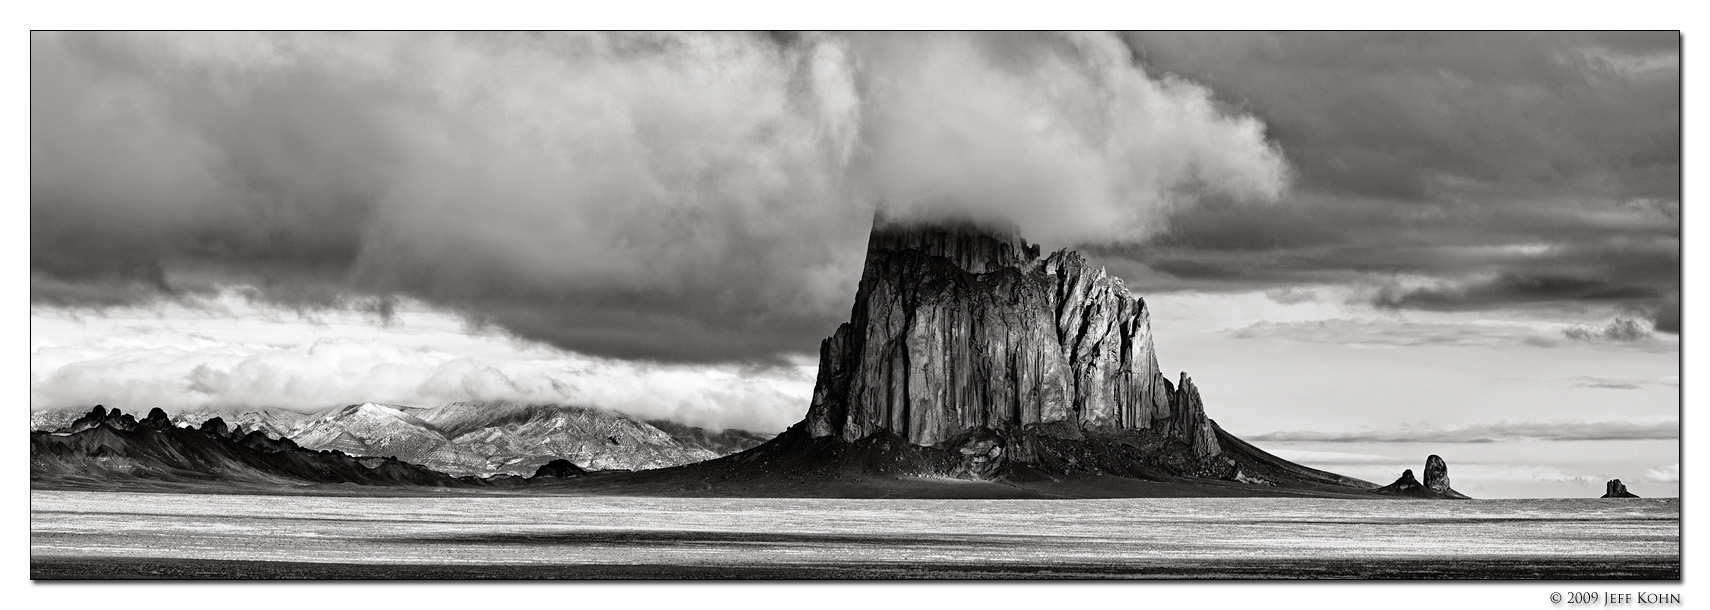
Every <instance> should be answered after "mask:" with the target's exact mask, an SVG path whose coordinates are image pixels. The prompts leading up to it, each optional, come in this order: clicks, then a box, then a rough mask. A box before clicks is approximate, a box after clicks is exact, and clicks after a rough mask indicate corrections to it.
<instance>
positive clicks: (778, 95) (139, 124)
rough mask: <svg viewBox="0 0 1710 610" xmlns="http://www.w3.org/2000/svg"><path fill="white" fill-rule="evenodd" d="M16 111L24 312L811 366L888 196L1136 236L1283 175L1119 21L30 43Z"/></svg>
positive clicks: (1240, 127)
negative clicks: (120, 311)
mask: <svg viewBox="0 0 1710 610" xmlns="http://www.w3.org/2000/svg"><path fill="white" fill-rule="evenodd" d="M30 95H31V100H30V102H31V118H30V121H31V142H30V146H31V174H30V175H31V192H30V237H31V266H30V269H31V294H32V301H33V302H34V303H37V304H42V305H48V306H55V307H70V308H103V307H111V306H114V305H125V304H136V303H147V302H152V301H157V300H160V299H177V300H178V301H180V302H195V299H191V298H187V297H195V296H207V295H212V294H216V293H219V292H220V291H222V290H225V289H227V288H230V287H232V286H242V287H244V289H245V290H246V291H247V294H249V295H251V296H252V297H253V298H256V299H258V300H261V301H265V302H269V303H273V304H281V305H286V306H289V307H295V308H300V309H303V310H315V309H323V308H349V307H361V308H372V309H373V310H374V311H376V312H377V313H380V314H382V316H384V315H385V313H386V312H387V311H388V309H387V305H386V304H387V303H390V302H392V301H391V299H394V298H399V297H404V298H412V299H418V300H420V301H422V302H425V303H428V304H430V305H433V306H436V307H441V308H446V309H449V310H453V311H456V312H459V313H460V314H461V315H463V316H466V317H467V318H468V319H469V320H471V321H472V322H474V323H476V324H480V325H486V326H489V327H492V328H496V329H502V330H503V331H506V332H508V333H511V334H514V335H517V336H520V337H523V338H527V339H533V340H540V341H545V342H548V343H550V344H553V345H556V346H559V347H562V348H566V349H571V350H575V351H577V352H581V353H587V354H593V355H598V356H612V357H618V358H625V359H648V360H665V361H752V362H778V361H780V360H781V359H782V358H783V357H784V356H785V355H787V354H791V353H803V352H810V351H811V350H812V348H813V346H814V345H815V344H816V343H817V341H818V339H820V338H822V337H823V336H825V335H827V334H829V332H830V331H831V330H832V329H833V328H834V327H835V325H836V323H837V322H838V321H839V320H840V319H842V318H843V317H845V315H846V314H847V308H848V306H849V302H850V296H851V293H852V291H853V288H852V286H853V283H854V280H855V279H856V278H857V277H858V274H859V265H860V263H861V260H862V251H863V246H864V238H865V235H866V232H867V227H868V224H869V222H870V220H871V218H872V215H873V213H874V209H875V207H876V206H885V207H888V208H890V209H892V210H894V211H896V212H898V213H899V214H901V215H916V216H920V215H925V216H930V215H935V214H946V213H956V214H967V213H972V214H976V215H991V216H996V217H1001V218H1003V219H1006V220H1011V221H1014V222H1016V223H1018V224H1020V225H1021V228H1022V230H1023V231H1024V232H1026V234H1028V235H1029V236H1030V237H1032V238H1034V239H1036V240H1042V241H1046V242H1054V243H1058V244H1068V243H1076V242H1091V243H1137V242H1140V241H1143V240H1145V239H1147V238H1148V237H1150V236H1153V235H1156V234H1158V233H1159V232H1161V231H1163V230H1165V228H1166V222H1165V220H1166V218H1167V217H1168V215H1170V214H1175V213H1180V212H1181V211H1182V210H1185V209H1187V208H1191V207H1194V206H1196V205H1199V204H1200V203H1201V202H1204V201H1217V202H1218V205H1222V206H1247V205H1248V204H1252V203H1255V202H1257V203H1258V204H1259V207H1262V206H1263V205H1266V203H1265V202H1273V201H1276V200H1278V199H1279V198H1281V197H1282V196H1283V195H1284V194H1285V193H1286V192H1287V190H1288V187H1289V184H1290V181H1291V180H1292V174H1291V169H1290V167H1289V165H1288V163H1287V161H1286V160H1285V158H1284V156H1283V153H1282V151H1281V150H1280V149H1279V148H1278V147H1277V146H1276V143H1275V142H1274V141H1272V140H1271V139H1269V138H1268V134H1267V128H1266V125H1265V124H1264V123H1263V122H1262V121H1260V120H1258V119H1256V118H1254V117H1253V116H1251V115H1249V114H1247V113H1245V112H1242V111H1241V110H1240V109H1238V108H1235V107H1232V106H1230V105H1228V104H1226V103H1224V102H1221V101H1219V100H1218V98H1217V97H1216V96H1215V95H1214V94H1213V92H1212V91H1211V90H1209V89H1206V88H1204V87H1202V86H1200V85H1198V84H1195V83H1194V82H1191V81H1190V80H1187V79H1183V78H1180V77H1175V76H1162V75H1157V74H1154V73H1152V72H1151V71H1149V70H1148V69H1147V68H1146V67H1144V66H1143V65H1141V64H1139V63H1137V62H1136V61H1135V57H1134V54H1133V49H1132V48H1131V47H1130V46H1128V45H1126V44H1124V41H1122V40H1121V39H1120V38H1119V37H1117V36H1114V35H1103V34H1073V35H1044V34H1014V35H996V34H993V35H977V34H967V35H964V34H911V35H853V36H843V35H817V34H806V35H790V36H767V35H760V34H451V33H426V34H405V33H375V34H351V33H310V34H287V33H264V34H249V33H194V34H168V33H135V34H132V33H76V34H68V33H35V34H33V35H32V37H31V93H30Z"/></svg>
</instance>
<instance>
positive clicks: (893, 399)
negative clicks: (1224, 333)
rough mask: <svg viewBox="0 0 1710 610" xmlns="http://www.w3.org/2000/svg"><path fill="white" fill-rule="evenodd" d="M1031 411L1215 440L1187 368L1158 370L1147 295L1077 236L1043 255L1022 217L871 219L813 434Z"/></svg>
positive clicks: (924, 442) (1025, 421)
mask: <svg viewBox="0 0 1710 610" xmlns="http://www.w3.org/2000/svg"><path fill="white" fill-rule="evenodd" d="M1033 424H1053V425H1052V426H1048V427H1046V428H1042V429H1049V430H1070V431H1081V430H1150V431H1154V432H1156V433H1158V434H1159V435H1162V436H1166V437H1170V438H1173V439H1176V440H1180V441H1181V442H1183V443H1185V444H1187V445H1188V446H1190V447H1191V448H1192V451H1193V453H1195V454H1197V455H1198V456H1201V457H1206V456H1213V455H1216V454H1218V453H1219V452H1220V448H1219V447H1218V441H1217V436H1216V434H1215V432H1214V430H1213V428H1212V427H1211V425H1210V424H1209V422H1208V420H1207V419H1206V417H1205V411H1204V406H1203V404H1202V403H1201V401H1200V397H1199V390H1198V389H1197V388H1195V387H1194V385H1193V382H1192V380H1190V379H1188V377H1187V376H1186V375H1185V374H1184V375H1182V376H1181V378H1180V381H1179V382H1178V383H1177V384H1175V385H1172V384H1171V383H1170V382H1169V381H1168V380H1167V379H1166V378H1165V377H1164V375H1163V374H1162V373H1161V372H1160V371H1159V368H1158V360H1157V355H1156V353H1155V352H1154V350H1153V346H1152V326H1151V319H1150V315H1149V312H1148V310H1147V308H1146V303H1145V301H1144V300H1142V299H1140V298H1137V297H1135V296H1133V295H1131V294H1129V292H1128V289H1127V288H1126V287H1124V286H1123V284H1122V280H1121V279H1119V278H1115V277H1111V276H1109V275H1107V274H1105V272H1104V270H1103V269H1102V268H1097V267H1093V266H1091V265H1090V264H1088V263H1087V261H1086V259H1084V258H1082V257H1081V255H1080V254H1078V253H1075V252H1072V251H1068V250H1061V251H1058V252H1055V253H1053V254H1051V255H1049V256H1044V257H1042V256H1041V254H1040V251H1039V247H1038V246H1036V245H1030V244H1028V243H1027V241H1026V240H1024V239H1022V238H1021V237H1020V236H1018V235H1016V233H1015V231H1014V230H1013V229H1008V228H1001V227H999V228H994V227H990V226H982V225H976V224H973V223H955V224H934V225H919V224H904V223H892V222H889V221H886V220H885V219H883V218H882V217H881V218H879V219H876V220H875V222H874V227H873V233H872V237H871V239H870V240H869V243H868V250H867V260H866V267H865V269H864V271H863V272H862V276H861V283H860V286H859V288H858V289H857V291H856V297H855V305H854V308H853V310H852V312H851V316H850V321H849V322H848V323H845V324H843V325H841V326H839V327H838V329H837V331H836V332H835V333H834V334H832V336H831V337H830V338H828V339H826V340H825V341H824V342H823V343H821V344H820V366H819V378H818V381H817V383H816V385H815V388H814V395H813V403H812V405H811V407H810V408H809V411H808V416H807V429H808V431H809V433H811V434H812V435H813V436H815V437H827V436H835V437H840V438H842V439H844V440H847V441H854V440H858V439H861V438H865V437H868V436H871V435H873V434H875V433H878V432H880V431H889V432H891V433H894V434H896V435H898V436H901V437H902V438H904V439H907V440H908V441H909V442H911V443H913V444H916V445H921V446H933V445H937V444H940V443H943V442H945V441H947V440H950V439H952V438H954V437H957V436H958V435H962V434H964V433H967V432H969V431H973V430H977V429H982V428H984V429H990V430H1000V431H1001V430H1008V429H1016V428H1021V427H1026V426H1030V425H1033ZM1074 433H1076V432H1067V434H1074Z"/></svg>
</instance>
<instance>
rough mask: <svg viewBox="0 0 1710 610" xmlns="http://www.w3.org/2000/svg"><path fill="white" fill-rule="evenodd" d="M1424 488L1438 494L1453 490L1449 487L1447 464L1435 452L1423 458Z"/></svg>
mask: <svg viewBox="0 0 1710 610" xmlns="http://www.w3.org/2000/svg"><path fill="white" fill-rule="evenodd" d="M1425 488H1426V489H1429V490H1431V491H1433V492H1436V493H1440V494H1441V493H1448V492H1450V491H1453V490H1451V489H1449V465H1448V464H1445V463H1443V458H1441V457H1439V456H1437V455H1436V454H1432V455H1430V456H1429V457H1426V458H1425Z"/></svg>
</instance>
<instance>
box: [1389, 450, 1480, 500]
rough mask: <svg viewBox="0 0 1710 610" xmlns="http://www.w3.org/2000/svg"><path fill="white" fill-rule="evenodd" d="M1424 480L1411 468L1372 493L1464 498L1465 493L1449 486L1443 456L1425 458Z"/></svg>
mask: <svg viewBox="0 0 1710 610" xmlns="http://www.w3.org/2000/svg"><path fill="white" fill-rule="evenodd" d="M1423 472H1424V473H1425V482H1424V483H1420V482H1419V479H1416V478H1414V477H1413V469H1412V468H1409V469H1407V470H1403V471H1401V476H1400V477H1397V478H1396V479H1395V482H1394V483H1390V484H1388V485H1385V486H1383V487H1379V488H1377V489H1373V490H1372V493H1375V494H1382V495H1386V496H1402V497H1408V498H1426V499H1433V500H1465V499H1468V498H1467V496H1466V495H1464V494H1462V493H1461V492H1458V491H1455V490H1454V488H1452V487H1450V486H1449V465H1448V463H1447V462H1444V461H1443V458H1441V457H1439V456H1436V455H1432V456H1430V457H1427V458H1425V470H1423Z"/></svg>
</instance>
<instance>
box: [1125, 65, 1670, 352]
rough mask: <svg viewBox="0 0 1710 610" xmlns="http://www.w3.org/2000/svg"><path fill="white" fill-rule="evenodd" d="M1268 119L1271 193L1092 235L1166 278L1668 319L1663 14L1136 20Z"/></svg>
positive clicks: (1185, 73) (1666, 322)
mask: <svg viewBox="0 0 1710 610" xmlns="http://www.w3.org/2000/svg"><path fill="white" fill-rule="evenodd" d="M1125 40H1126V41H1127V42H1129V44H1131V45H1132V46H1133V47H1134V49H1135V51H1136V55H1137V56H1139V57H1140V58H1141V60H1142V62H1143V63H1144V64H1145V65H1146V66H1147V67H1148V68H1151V69H1153V70H1155V71H1157V72H1160V73H1164V74H1174V75H1179V76H1181V77H1184V78H1187V79H1191V80H1193V81H1194V82H1198V83H1201V84H1203V85H1205V86H1207V87H1208V88H1210V89H1212V90H1213V91H1215V92H1216V93H1217V97H1218V99H1219V100H1221V101H1224V102H1226V103H1228V104H1230V105H1232V106H1234V107H1238V108H1240V109H1241V111H1243V112H1246V113H1250V114H1252V115H1253V116H1255V117H1257V118H1259V119H1260V120H1262V121H1264V123H1265V124H1266V126H1267V127H1268V128H1269V134H1270V135H1271V136H1272V137H1273V138H1274V139H1275V140H1276V142H1277V144H1278V146H1279V147H1280V148H1281V150H1282V152H1283V154H1284V155H1286V157H1287V158H1288V159H1289V160H1290V162H1291V164H1292V167H1293V168H1294V170H1295V174H1294V185H1295V189H1294V191H1293V192H1291V193H1290V194H1289V195H1288V196H1287V197H1286V198H1285V199H1286V203H1285V204H1283V205H1274V206H1258V207H1255V206H1244V207H1235V206H1227V205H1218V204H1217V202H1215V201H1213V202H1211V203H1210V204H1208V205H1201V206H1193V207H1183V208H1179V209H1175V210H1172V211H1170V213H1169V215H1168V219H1167V221H1166V223H1165V225H1166V229H1165V230H1163V231H1162V232H1160V233H1158V234H1156V235H1155V236H1154V237H1153V238H1152V239H1149V240H1146V241H1145V242H1143V243H1140V244H1134V245H1128V246H1123V247H1115V248H1104V249H1101V254H1102V255H1104V256H1105V257H1107V258H1112V259H1125V260H1128V261H1132V262H1133V263H1137V264H1139V265H1143V266H1144V267H1145V268H1146V269H1149V270H1151V271H1153V272H1155V273H1154V274H1152V275H1150V276H1147V279H1148V281H1149V282H1150V284H1151V285H1152V286H1155V287H1157V288H1160V289H1167V288H1179V287H1191V288H1195V289H1206V290H1247V289H1253V288H1256V287H1257V288H1281V287H1287V286H1291V285H1296V284H1300V283H1319V284H1343V285H1363V286H1367V287H1370V288H1372V289H1373V290H1369V291H1366V293H1365V294H1364V296H1363V297H1362V300H1361V301H1358V302H1357V303H1356V304H1359V305H1369V306H1376V307H1378V308H1383V309H1395V310H1427V311H1483V310H1493V309H1511V310H1532V311H1539V312H1555V313H1559V312H1572V313H1575V314H1580V315H1581V316H1583V315H1585V314H1587V313H1591V314H1597V315H1602V316H1605V318H1604V319H1612V318H1614V317H1616V316H1617V315H1618V314H1621V313H1623V312H1627V311H1635V312H1638V313H1637V315H1640V316H1642V317H1644V318H1646V319H1647V320H1649V321H1650V322H1651V325H1652V326H1653V327H1654V328H1655V330H1656V331H1658V332H1665V333H1678V332H1679V277H1680V234H1679V231H1680V191H1679V180H1680V139H1679V129H1680V98H1679V95H1680V74H1679V69H1680V46H1679V37H1678V35H1676V34H1674V33H1667V32H1656V33H1625V34H1608V33H1516V32H1501V33H1396V32H1384V33H1346V32H1335V33H1274V34H1269V33H1240V34H1215V35H1212V34H1203V33H1137V34H1131V35H1128V36H1127V37H1126V38H1125Z"/></svg>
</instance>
